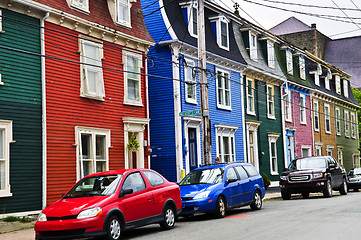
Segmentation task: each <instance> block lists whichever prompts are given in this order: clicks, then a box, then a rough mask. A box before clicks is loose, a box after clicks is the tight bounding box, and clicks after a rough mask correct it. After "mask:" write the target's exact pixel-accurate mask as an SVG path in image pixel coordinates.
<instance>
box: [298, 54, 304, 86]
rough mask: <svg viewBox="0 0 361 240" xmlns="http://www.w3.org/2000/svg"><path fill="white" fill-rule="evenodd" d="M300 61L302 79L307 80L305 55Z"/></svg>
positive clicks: (300, 57)
mask: <svg viewBox="0 0 361 240" xmlns="http://www.w3.org/2000/svg"><path fill="white" fill-rule="evenodd" d="M298 59H299V64H300V78H301V79H303V80H305V79H306V66H305V57H304V56H303V55H300V56H299V57H298Z"/></svg>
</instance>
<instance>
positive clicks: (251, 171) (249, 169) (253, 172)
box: [243, 165, 259, 177]
mask: <svg viewBox="0 0 361 240" xmlns="http://www.w3.org/2000/svg"><path fill="white" fill-rule="evenodd" d="M243 167H244V169H246V171H247V172H248V175H249V176H250V177H254V176H258V175H259V174H258V172H257V169H256V168H255V167H253V166H251V165H244V166H243Z"/></svg>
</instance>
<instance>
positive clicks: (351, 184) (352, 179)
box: [347, 168, 361, 192]
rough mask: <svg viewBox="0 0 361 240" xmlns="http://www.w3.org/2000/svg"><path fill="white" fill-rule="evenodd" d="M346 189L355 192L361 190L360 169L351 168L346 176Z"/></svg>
mask: <svg viewBox="0 0 361 240" xmlns="http://www.w3.org/2000/svg"><path fill="white" fill-rule="evenodd" d="M347 187H348V189H353V190H354V191H355V192H357V191H358V190H359V189H360V188H361V168H352V169H351V170H350V171H349V172H348V174H347Z"/></svg>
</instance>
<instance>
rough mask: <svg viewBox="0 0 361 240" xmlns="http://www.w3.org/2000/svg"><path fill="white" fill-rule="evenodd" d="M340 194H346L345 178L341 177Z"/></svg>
mask: <svg viewBox="0 0 361 240" xmlns="http://www.w3.org/2000/svg"><path fill="white" fill-rule="evenodd" d="M339 192H340V194H341V195H346V194H347V183H346V179H344V178H343V179H342V185H341V187H340V190H339Z"/></svg>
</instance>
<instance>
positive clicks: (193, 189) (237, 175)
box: [179, 163, 265, 218]
mask: <svg viewBox="0 0 361 240" xmlns="http://www.w3.org/2000/svg"><path fill="white" fill-rule="evenodd" d="M179 187H180V191H181V198H182V201H183V205H182V213H181V214H182V215H191V214H195V213H206V212H214V213H215V215H216V217H219V218H222V217H224V216H225V215H226V211H227V210H228V209H231V208H236V207H242V206H246V205H250V206H251V208H252V209H255V210H259V209H261V207H262V199H263V197H264V195H265V188H264V186H263V180H262V177H261V175H260V174H259V173H258V171H257V169H256V168H255V167H253V165H252V164H249V163H230V164H215V165H209V166H204V167H200V168H197V169H195V170H193V171H191V172H190V173H188V174H187V176H185V177H184V178H183V179H182V181H181V182H180V183H179Z"/></svg>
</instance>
